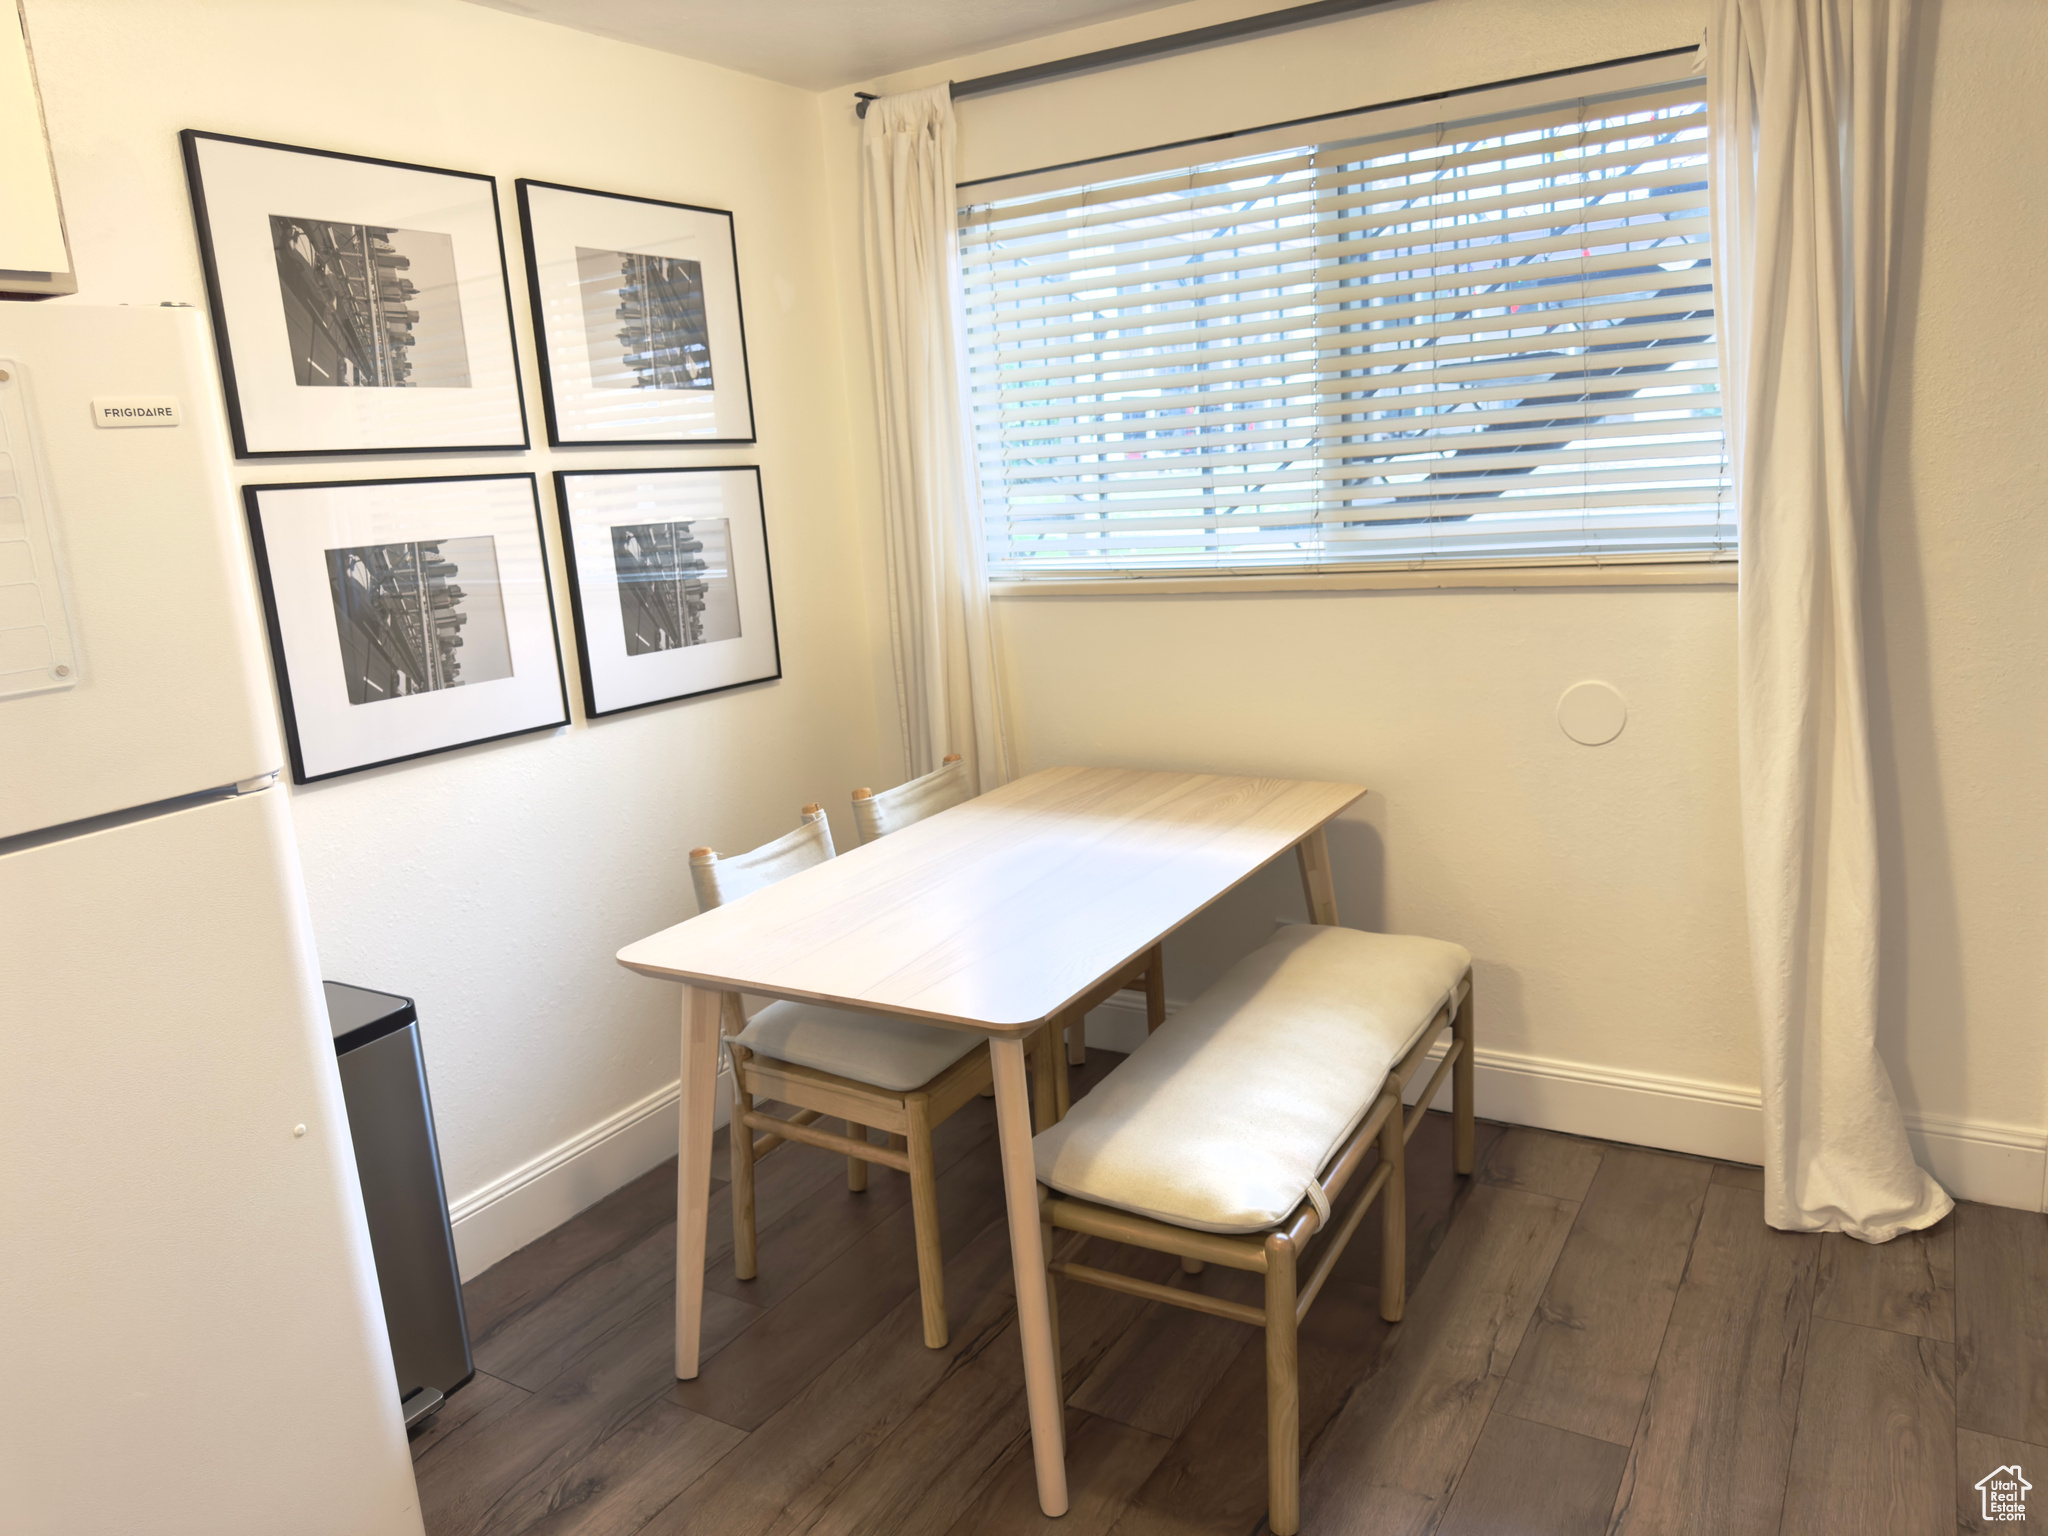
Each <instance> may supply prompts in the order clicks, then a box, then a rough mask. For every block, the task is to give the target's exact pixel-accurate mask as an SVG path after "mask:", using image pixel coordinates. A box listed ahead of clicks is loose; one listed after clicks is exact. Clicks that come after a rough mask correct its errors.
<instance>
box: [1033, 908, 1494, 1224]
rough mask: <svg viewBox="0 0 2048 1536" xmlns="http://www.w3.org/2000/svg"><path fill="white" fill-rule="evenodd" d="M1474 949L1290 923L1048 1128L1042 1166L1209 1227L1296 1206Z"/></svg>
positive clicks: (1098, 1197) (1280, 1215)
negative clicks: (1063, 1117) (1058, 1121)
mask: <svg viewBox="0 0 2048 1536" xmlns="http://www.w3.org/2000/svg"><path fill="white" fill-rule="evenodd" d="M1471 963H1472V957H1471V956H1470V955H1469V954H1468V953H1467V952H1466V951H1465V950H1464V949H1462V948H1460V947H1459V946H1458V945H1456V944H1446V943H1443V942H1442V941H1440V940H1437V939H1417V938H1407V937H1403V936H1401V935H1397V934H1385V933H1361V932H1359V931H1358V930H1356V929H1353V928H1322V927H1313V926H1308V925H1300V926H1293V927H1288V928H1284V929H1282V930H1281V931H1280V932H1279V933H1278V934H1276V935H1275V936H1274V938H1273V940H1272V942H1270V943H1268V944H1267V945H1265V946H1264V947H1263V948H1261V949H1259V950H1257V951H1255V952H1254V953H1252V954H1250V955H1248V956H1246V957H1245V958H1244V959H1243V960H1241V961H1239V962H1238V963H1237V964H1236V965H1234V966H1232V967H1231V968H1230V969H1229V970H1228V971H1226V972H1225V973H1224V974H1223V976H1222V977H1221V978H1220V979H1219V980H1218V981H1217V982H1216V984H1215V985H1214V986H1212V987H1210V988H1209V989H1208V990H1207V991H1206V992H1204V993H1203V994H1202V995H1201V996H1200V997H1199V998H1197V999H1196V1000H1195V1001H1194V1002H1192V1003H1190V1004H1188V1005H1187V1006H1186V1007H1185V1008H1183V1009H1181V1010H1180V1012H1179V1013H1177V1014H1175V1015H1174V1016H1173V1017H1172V1018H1171V1019H1169V1020H1167V1022H1166V1023H1165V1024H1164V1025H1163V1026H1162V1027H1161V1028H1160V1029H1159V1030H1158V1032H1157V1033H1155V1034H1153V1035H1151V1036H1149V1037H1148V1038H1147V1039H1146V1041H1145V1043H1144V1044H1143V1045H1141V1046H1139V1047H1138V1049H1137V1050H1135V1051H1133V1052H1132V1053H1131V1054H1130V1057H1129V1058H1128V1059H1127V1060H1126V1061H1125V1062H1124V1063H1123V1064H1122V1065H1121V1066H1119V1067H1118V1068H1117V1069H1116V1070H1115V1071H1113V1072H1111V1073H1110V1074H1109V1076H1108V1077H1106V1078H1104V1079H1103V1081H1102V1083H1101V1084H1100V1085H1099V1086H1098V1087H1096V1088H1095V1089H1094V1090H1092V1091H1091V1092H1090V1093H1089V1094H1088V1096H1087V1097H1086V1098H1083V1099H1081V1100H1079V1101H1078V1102H1076V1103H1075V1105H1074V1107H1073V1110H1072V1112H1071V1113H1069V1114H1068V1116H1067V1118H1066V1119H1065V1120H1063V1121H1061V1122H1060V1123H1059V1124H1058V1125H1056V1126H1053V1127H1052V1128H1051V1129H1050V1130H1048V1131H1046V1132H1044V1133H1043V1134H1042V1135H1040V1136H1038V1137H1037V1138H1036V1139H1035V1141H1034V1143H1033V1151H1034V1153H1035V1154H1036V1158H1037V1164H1038V1177H1039V1180H1040V1181H1041V1182H1042V1183H1045V1184H1049V1185H1051V1186H1052V1187H1053V1188H1054V1189H1057V1190H1061V1191H1063V1192H1064V1193H1066V1194H1070V1195H1076V1196H1078V1197H1080V1198H1081V1199H1084V1200H1093V1201H1095V1202H1097V1203H1098V1204H1102V1205H1113V1206H1116V1207H1118V1208H1119V1209H1122V1210H1126V1211H1134V1212H1136V1213H1137V1214H1139V1215H1141V1216H1151V1217H1154V1218H1156V1219H1158V1220H1160V1221H1166V1222H1171V1223H1173V1224H1174V1225H1175V1226H1181V1227H1191V1228H1194V1229H1195V1230H1197V1231H1202V1232H1257V1231H1261V1230H1263V1229H1265V1228H1267V1227H1270V1226H1273V1225H1274V1224H1275V1223H1277V1222H1280V1221H1283V1220H1285V1219H1286V1218H1287V1216H1288V1214H1289V1213H1290V1212H1292V1211H1293V1210H1294V1208H1295V1207H1296V1206H1298V1205H1299V1204H1300V1203H1301V1201H1302V1199H1303V1197H1304V1196H1305V1195H1306V1194H1307V1192H1308V1186H1309V1183H1310V1181H1311V1180H1313V1179H1314V1178H1315V1177H1316V1175H1317V1174H1318V1173H1320V1172H1321V1171H1322V1169H1323V1167H1324V1165H1326V1164H1327V1163H1328V1162H1329V1161H1330V1159H1331V1158H1332V1157H1334V1156H1335V1155H1336V1154H1337V1152H1338V1150H1339V1149H1340V1148H1341V1147H1342V1146H1343V1144H1344V1142H1345V1140H1346V1139H1347V1138H1348V1137H1349V1136H1350V1135H1351V1133H1352V1132H1353V1131H1355V1130H1356V1129H1357V1128H1358V1125H1359V1123H1360V1122H1361V1121H1362V1120H1363V1119H1364V1118H1365V1116H1366V1115H1367V1113H1368V1112H1369V1111H1370V1110H1371V1109H1372V1106H1373V1104H1374V1103H1375V1102H1376V1100H1377V1099H1378V1097H1379V1094H1380V1090H1381V1088H1382V1087H1383V1086H1384V1085H1385V1083H1386V1078H1387V1074H1388V1073H1389V1072H1390V1071H1392V1070H1393V1067H1394V1065H1395V1063H1397V1062H1398V1061H1399V1060H1400V1059H1401V1057H1402V1056H1403V1055H1405V1054H1406V1053H1407V1051H1408V1050H1409V1049H1410V1048H1411V1047H1412V1046H1413V1045H1414V1043H1415V1041H1416V1039H1417V1038H1418V1037H1419V1036H1420V1035H1421V1034H1422V1032H1423V1030H1424V1029H1426V1028H1427V1027H1428V1025H1429V1021H1430V1020H1431V1019H1432V1018H1433V1017H1434V1016H1435V1014H1436V1012H1437V1010H1438V1009H1439V1008H1440V1007H1442V1006H1443V1004H1444V1003H1445V1001H1446V1000H1447V999H1449V998H1450V996H1451V995H1452V993H1453V992H1454V991H1455V989H1456V988H1457V985H1458V982H1459V979H1460V978H1461V977H1463V976H1464V974H1465V972H1466V970H1467V968H1468V967H1469V966H1470V965H1471Z"/></svg>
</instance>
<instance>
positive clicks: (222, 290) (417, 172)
mask: <svg viewBox="0 0 2048 1536" xmlns="http://www.w3.org/2000/svg"><path fill="white" fill-rule="evenodd" d="M178 139H179V144H180V148H181V152H182V158H183V160H184V165H185V179H186V188H187V191H188V192H189V194H190V196H191V200H192V218H193V224H194V227H195V230H196V233H197V236H198V242H199V258H200V264H201V267H202V268H203V270H204V273H205V279H206V293H207V302H208V308H209V310H210V312H211V318H212V322H213V334H214V341H215V346H216V350H217V351H218V352H219V354H220V369H221V387H222V392H223V394H224V396H225V398H226V402H227V409H228V424H229V428H230V431H231V434H232V437H233V441H234V449H235V457H237V458H238V459H291V458H316V457H317V458H329V457H341V456H351V455H376V456H390V455H397V454H408V453H497V452H520V451H523V450H525V449H528V448H531V447H532V446H533V438H532V432H531V430H530V429H529V427H528V424H527V419H526V386H525V381H524V379H523V377H522V375H521V371H520V365H519V338H518V334H517V329H516V326H515V325H514V322H513V317H512V277H511V267H510V264H509V263H508V261H507V260H506V256H505V228H504V216H503V210H502V208H501V206H500V204H499V201H498V183H497V178H496V177H494V176H490V175H486V174H484V173H482V172H478V171H457V170H450V169H447V168H445V167H441V166H430V165H416V164H413V163H411V162H408V161H403V160H385V159H380V158H378V157H376V156H373V155H357V154H349V153H346V152H344V151H341V150H331V149H314V148H311V147H309V146H306V145H299V144H279V143H275V142H273V141H271V140H268V139H253V138H246V137H243V136H241V135H237V134H227V133H214V132H210V131H208V130H205V129H198V128H186V129H184V130H182V131H181V132H180V133H179V135H178ZM209 144H212V145H231V146H236V147H239V148H242V149H250V150H261V151H266V152H270V153H275V154H279V155H294V156H305V157H309V158H310V159H313V160H321V161H337V162H343V163H346V164H348V165H352V166H367V167H375V168H377V169H378V170H382V171H389V172H392V173H394V174H397V175H406V176H429V177H439V178H445V179H448V180H452V181H457V182H471V183H478V184H480V186H479V189H478V190H479V192H480V193H481V194H487V195H488V199H489V205H490V231H491V238H492V240H493V241H494V242H495V249H496V254H497V268H496V279H497V284H498V289H499V297H500V300H501V303H500V304H499V305H497V306H495V307H493V308H494V311H495V309H499V308H501V309H502V310H503V315H504V322H503V323H504V331H503V337H502V342H503V347H504V355H503V360H502V362H501V363H500V364H499V365H498V366H497V367H496V368H495V369H494V370H493V371H494V372H495V373H496V374H498V375H500V377H501V382H498V383H497V384H495V386H494V388H493V393H494V394H495V395H496V396H497V397H498V400H497V403H496V405H495V406H494V410H495V411H496V414H498V415H499V416H501V417H503V418H505V423H506V426H507V427H508V428H509V427H516V436H514V435H512V434H511V432H510V431H509V430H501V431H499V432H497V433H495V434H481V435H482V436H484V438H485V440H483V441H477V440H475V437H474V436H472V435H469V434H467V433H464V432H448V433H443V434H441V435H440V436H437V437H432V439H431V440H428V435H424V434H423V435H422V436H421V437H420V438H419V439H418V440H415V441H410V442H405V441H397V442H394V441H375V442H371V441H361V442H348V441H339V440H326V441H318V442H313V441H300V442H286V443H279V442H275V441H273V438H274V437H275V436H276V435H277V434H278V432H279V431H280V430H281V429H278V428H276V427H274V426H272V425H271V424H270V423H268V422H265V424H264V425H263V427H262V428H261V429H260V430H252V418H253V417H255V416H256V415H257V414H259V402H261V406H262V408H265V409H267V408H268V407H269V405H270V398H269V397H272V396H274V395H275V394H276V392H277V384H278V381H277V379H276V378H275V377H274V375H275V373H276V371H277V366H278V363H279V359H278V358H275V357H271V356H268V355H267V354H266V355H264V356H262V357H261V358H260V359H259V358H257V357H255V356H253V355H252V354H253V353H254V352H255V351H256V350H258V349H257V348H256V347H255V344H254V339H253V337H250V336H247V335H245V336H244V338H243V341H244V345H243V346H242V347H241V348H239V349H238V347H237V345H236V334H235V333H236V331H237V330H238V329H240V328H241V327H239V326H238V324H237V319H236V317H237V315H238V313H243V312H245V311H244V310H243V300H244V295H243V294H242V293H241V292H240V291H239V289H236V290H235V291H231V285H230V282H229V280H228V279H227V278H226V276H225V275H224V272H223V266H224V261H223V253H222V248H221V240H222V231H221V229H220V228H219V222H220V220H219V208H218V207H217V206H216V205H217V203H218V202H220V201H223V200H225V194H224V190H223V189H222V188H220V187H219V186H216V187H215V189H214V195H213V197H212V198H209V194H208V189H207V184H206V168H205V166H204V164H203V163H202V161H203V153H204V152H203V149H202V146H204V145H209ZM281 195H283V196H286V197H290V196H292V195H293V194H292V193H290V192H286V193H283V194H281ZM301 200H308V199H303V198H302V199H301ZM310 200H315V201H317V198H315V199H310ZM319 211H320V210H318V209H301V210H299V212H300V214H302V215H307V216H311V215H316V214H318V213H319ZM273 212H274V210H273ZM316 222H321V223H327V222H328V221H326V220H316ZM341 225H342V221H334V223H333V224H332V226H331V227H337V228H338V227H341ZM364 227H365V228H368V227H369V226H364ZM388 232H389V231H387V233H388ZM444 238H445V237H444ZM237 252H238V256H239V254H240V246H239V244H238V246H237ZM476 276H477V274H476V273H474V272H472V273H471V274H470V275H469V277H468V279H466V280H469V281H474V280H475V279H476ZM270 280H271V282H272V284H273V286H274V285H275V284H276V282H277V281H278V279H277V276H276V273H275V272H274V271H273V273H272V274H271V279H270ZM457 280H458V283H459V282H460V281H463V280H465V279H463V278H461V277H460V275H458V279H457ZM247 302H248V304H249V305H251V306H260V305H261V304H262V303H263V302H264V300H263V298H262V297H261V296H259V295H257V294H256V293H253V292H252V293H250V294H248V295H247ZM399 302H401V303H403V302H405V301H404V300H400V301H399ZM457 304H458V315H460V314H463V313H466V312H467V306H466V305H463V304H462V303H461V301H460V299H459V298H458V300H457ZM493 318H495V312H494V314H493ZM497 340H498V338H497V337H496V336H492V337H491V342H492V344H493V345H495V344H496V342H497ZM465 341H466V336H465ZM284 361H286V362H289V359H285V360H284ZM265 372H269V373H271V374H273V377H272V378H269V379H265V378H263V377H261V375H262V374H263V373H265ZM508 390H509V398H506V397H507V392H508ZM322 393H325V391H322ZM414 393H419V394H428V393H435V394H438V393H440V391H425V390H421V391H414ZM282 430H285V431H287V432H288V430H289V429H282Z"/></svg>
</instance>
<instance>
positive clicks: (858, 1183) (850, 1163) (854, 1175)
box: [846, 1120, 868, 1195]
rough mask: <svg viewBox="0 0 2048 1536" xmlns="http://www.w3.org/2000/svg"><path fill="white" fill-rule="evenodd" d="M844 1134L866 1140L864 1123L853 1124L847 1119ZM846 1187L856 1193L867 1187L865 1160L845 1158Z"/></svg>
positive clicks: (857, 1139)
mask: <svg viewBox="0 0 2048 1536" xmlns="http://www.w3.org/2000/svg"><path fill="white" fill-rule="evenodd" d="M846 1134H847V1135H849V1136H851V1137H852V1138H853V1139H854V1140H855V1141H866V1140H867V1139H868V1128H867V1127H866V1126H864V1125H855V1124H854V1123H853V1122H852V1121H851V1120H849V1121H847V1122H846ZM846 1187H847V1188H848V1189H850V1190H852V1191H853V1192H854V1193H855V1194H856V1195H857V1194H860V1193H861V1192H862V1191H863V1190H865V1189H866V1188H867V1187H868V1165H867V1163H866V1161H865V1160H863V1159H861V1158H858V1157H849V1158H847V1160H846Z"/></svg>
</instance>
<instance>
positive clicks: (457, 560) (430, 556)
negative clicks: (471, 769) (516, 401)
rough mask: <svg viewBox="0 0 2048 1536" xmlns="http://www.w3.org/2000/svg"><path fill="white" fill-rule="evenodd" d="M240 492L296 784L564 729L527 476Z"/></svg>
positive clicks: (555, 640)
mask: <svg viewBox="0 0 2048 1536" xmlns="http://www.w3.org/2000/svg"><path fill="white" fill-rule="evenodd" d="M243 495H244V497H245V499H246V501H247V503H248V511H249V530H250V537H251V539H252V541H253V542H254V545H255V552H256V569H257V575H258V578H259V580H260V582H261V584H262V588H263V606H264V613H265V618H266V620H267V622H268V625H269V630H270V645H271V657H272V661H273V664H274V666H275V668H276V672H277V685H278V696H279V699H280V701H281V702H282V704H283V707H284V719H285V732H286V737H287V740H288V742H289V744H290V748H291V757H292V777H293V779H294V780H295V781H296V782H298V783H301V784H306V783H311V782H312V781H314V780H316V779H325V778H332V777H334V776H335V775H337V774H343V773H353V772H355V771H356V770H358V769H362V768H375V767H381V766H383V765H384V764H387V763H393V762H400V761H403V760H405V759H407V758H414V757H424V756H426V755H427V754H429V753H433V752H446V751H450V750H452V749H454V748H456V747H464V746H472V745H475V744H476V743H478V742H483V741H494V740H497V739H499V738H501V737H505V736H516V735H520V734H523V733H525V732H528V731H539V730H547V729H549V728H551V727H554V726H561V725H567V724H568V723H569V697H568V686H567V683H566V681H565V679H564V678H563V675H562V662H561V647H560V637H559V634H558V631H557V627H556V623H555V601H554V593H553V590H552V589H551V587H550V586H549V582H548V567H547V550H546V545H545V543H544V541H543V538H542V535H541V521H540V497H539V493H538V488H537V486H536V483H535V480H534V477H533V476H532V475H530V474H509V475H455V476H439V477H434V478H424V479H405V480H356V481H327V482H319V483H307V484H289V485H250V486H245V487H244V488H243Z"/></svg>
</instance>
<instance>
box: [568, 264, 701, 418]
mask: <svg viewBox="0 0 2048 1536" xmlns="http://www.w3.org/2000/svg"><path fill="white" fill-rule="evenodd" d="M576 280H577V282H578V284H579V285H580V286H581V288H582V290H583V344H584V346H585V347H586V348H587V349H588V350H589V352H590V382H591V383H592V384H593V385H594V386H595V387H596V388H598V389H710V388H712V387H713V384H712V378H711V337H710V333H709V331H707V330H706V329H705V324H704V264H703V263H702V262H698V261H684V260H682V259H681V258H679V257H673V256H642V255H639V254H638V253H636V252H633V251H593V250H591V249H590V248H589V247H587V246H578V247H577V248H576Z"/></svg>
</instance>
